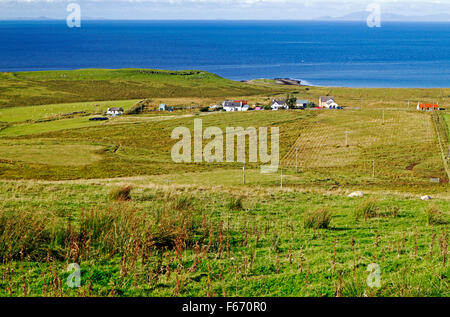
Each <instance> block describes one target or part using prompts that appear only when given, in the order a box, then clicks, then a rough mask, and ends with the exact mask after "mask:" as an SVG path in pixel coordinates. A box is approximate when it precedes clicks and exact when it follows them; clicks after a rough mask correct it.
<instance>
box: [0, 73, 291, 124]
mask: <svg viewBox="0 0 450 317" xmlns="http://www.w3.org/2000/svg"><path fill="white" fill-rule="evenodd" d="M0 87H2V89H3V90H4V91H3V92H2V96H1V99H0V109H1V108H5V107H12V106H30V105H42V104H50V103H70V102H79V101H109V100H129V99H144V98H150V97H151V98H158V97H161V98H163V97H164V98H173V97H200V98H204V97H208V98H211V97H214V98H216V97H217V98H219V99H220V98H225V97H229V96H236V97H237V96H253V95H261V94H265V95H266V94H273V93H275V94H276V93H281V92H285V91H286V90H285V89H284V87H282V86H270V85H269V86H261V85H256V84H249V83H241V82H237V81H232V80H228V79H225V78H222V77H220V76H218V75H215V74H212V73H208V72H205V71H198V70H186V71H166V70H154V69H80V70H72V71H68V70H64V71H36V72H13V73H11V72H2V73H0ZM42 92H45V93H42ZM0 121H1V120H0Z"/></svg>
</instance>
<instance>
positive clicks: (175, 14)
mask: <svg viewBox="0 0 450 317" xmlns="http://www.w3.org/2000/svg"><path fill="white" fill-rule="evenodd" d="M69 3H78V4H79V5H80V8H81V16H82V18H83V17H84V18H86V19H88V18H91V19H92V18H104V19H130V20H134V19H139V20H141V19H146V20H158V19H193V20H202V19H205V20H216V19H224V20H254V19H260V20H283V19H289V20H292V19H293V20H305V19H306V20H308V19H314V18H318V17H323V16H332V17H340V16H343V15H346V14H349V13H353V12H360V11H366V8H367V6H368V5H369V4H371V3H379V4H380V5H381V9H382V13H390V14H398V15H404V16H423V15H433V14H449V15H450V0H420V1H419V0H78V1H77V0H0V19H13V18H38V17H48V18H53V19H61V20H64V19H66V16H67V14H68V13H67V10H66V9H67V5H68V4H69Z"/></svg>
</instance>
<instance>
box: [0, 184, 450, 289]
mask: <svg viewBox="0 0 450 317" xmlns="http://www.w3.org/2000/svg"><path fill="white" fill-rule="evenodd" d="M106 184H108V182H106V181H105V182H103V181H96V182H91V183H82V182H68V183H60V184H56V183H55V184H44V183H42V184H41V183H39V182H20V183H10V182H1V183H0V189H1V190H0V198H1V199H0V202H1V205H0V207H1V208H0V210H1V212H0V227H1V228H2V230H0V258H1V260H2V265H0V274H1V275H2V276H3V278H2V280H1V282H0V295H3V296H449V295H450V293H449V289H450V287H449V286H450V285H449V277H450V268H449V265H448V259H447V253H448V225H446V224H445V223H446V222H445V221H448V218H445V217H448V215H445V214H444V213H443V210H444V209H446V208H447V207H448V200H447V201H444V200H438V201H436V202H434V203H431V204H430V203H428V202H423V201H420V200H419V199H418V198H417V197H414V196H396V195H380V194H372V195H370V197H368V198H364V199H362V200H361V199H352V198H347V197H346V196H345V195H344V194H345V193H344V192H335V193H326V192H322V193H320V192H312V191H303V192H302V191H295V190H291V189H285V190H279V189H276V188H273V187H272V188H252V189H250V188H247V189H243V188H236V187H229V186H215V187H209V188H208V187H202V186H193V185H188V186H177V185H171V186H164V185H160V186H154V185H141V186H136V187H135V188H134V189H132V190H131V197H130V199H131V200H129V201H116V200H115V199H116V198H117V195H111V192H114V188H115V187H110V186H105V185H106ZM119 184H120V183H117V185H119ZM147 184H148V183H147ZM124 197H127V196H126V195H125V196H124ZM18 209H20V211H21V212H20V213H19V214H18V213H17V210H18ZM447 210H448V209H447ZM323 212H326V213H327V214H328V213H329V215H328V216H327V217H326V218H327V219H328V218H329V219H328V220H326V221H323V218H319V219H320V220H317V218H312V219H313V220H311V217H316V216H315V214H317V213H319V215H321V213H323ZM324 223H325V224H326V228H324V229H318V228H317V227H316V225H317V226H321V225H323V224H324ZM70 263H78V264H80V267H81V287H80V288H75V289H71V288H69V287H68V284H67V283H66V281H67V279H68V278H69V275H70V273H71V272H67V266H68V265H69V264H70ZM371 263H376V264H377V265H379V267H380V273H381V286H380V287H379V288H377V287H374V288H371V287H370V286H368V285H370V284H368V283H367V280H368V278H369V277H370V272H367V269H368V266H369V264H371ZM69 280H70V278H69Z"/></svg>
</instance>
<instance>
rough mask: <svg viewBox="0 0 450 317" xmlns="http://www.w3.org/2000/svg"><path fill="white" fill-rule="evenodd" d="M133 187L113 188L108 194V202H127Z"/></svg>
mask: <svg viewBox="0 0 450 317" xmlns="http://www.w3.org/2000/svg"><path fill="white" fill-rule="evenodd" d="M132 189H133V186H124V187H114V188H113V189H111V190H110V192H109V200H111V201H127V200H131V195H130V194H131V190H132Z"/></svg>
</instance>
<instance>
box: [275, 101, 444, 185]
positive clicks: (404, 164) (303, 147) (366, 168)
mask: <svg viewBox="0 0 450 317" xmlns="http://www.w3.org/2000/svg"><path fill="white" fill-rule="evenodd" d="M299 130H300V131H299V133H300V136H299V138H298V139H297V141H296V142H295V144H294V145H293V146H292V148H291V149H290V150H289V152H288V153H287V154H286V156H285V157H284V158H283V160H282V164H283V165H284V166H289V167H295V166H296V164H297V153H298V166H299V168H300V169H301V171H303V172H311V171H313V172H315V173H319V174H322V175H327V174H329V175H332V174H334V173H336V172H346V173H347V174H349V175H352V174H353V175H361V174H365V175H367V176H368V177H372V172H373V164H374V163H375V176H376V178H385V179H391V180H394V179H395V180H399V181H402V180H403V181H411V182H412V181H414V182H429V178H431V177H437V178H441V179H442V180H444V181H445V180H446V174H445V171H444V168H443V162H442V159H441V158H440V150H439V144H438V142H437V137H436V132H435V128H434V126H433V122H432V120H431V116H430V115H429V114H424V113H418V112H409V111H385V114H384V121H383V114H382V111H381V110H364V111H361V110H347V111H341V112H329V111H326V112H321V113H320V114H319V115H318V116H317V117H315V118H312V119H309V120H307V121H306V122H305V123H304V124H301V125H300V126H299Z"/></svg>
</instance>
